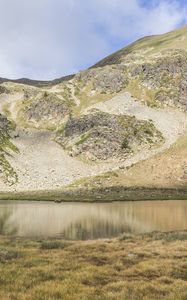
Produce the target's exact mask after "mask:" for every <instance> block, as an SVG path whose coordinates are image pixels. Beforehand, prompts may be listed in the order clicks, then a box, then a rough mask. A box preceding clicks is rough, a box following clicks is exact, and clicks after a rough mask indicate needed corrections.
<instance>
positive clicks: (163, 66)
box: [130, 50, 187, 111]
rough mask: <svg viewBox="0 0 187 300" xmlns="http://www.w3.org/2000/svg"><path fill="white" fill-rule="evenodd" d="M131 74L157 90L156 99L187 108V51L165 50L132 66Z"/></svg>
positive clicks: (162, 102)
mask: <svg viewBox="0 0 187 300" xmlns="http://www.w3.org/2000/svg"><path fill="white" fill-rule="evenodd" d="M130 76H131V77H132V78H136V79H138V80H139V81H140V84H142V85H144V86H146V87H148V88H149V89H152V90H153V91H155V100H156V101H158V102H160V103H161V104H168V105H173V106H175V107H178V108H181V109H183V110H184V111H186V110H187V52H186V51H185V50H170V51H163V52H161V54H160V55H159V56H158V55H157V56H153V57H152V61H151V60H150V58H149V61H148V62H146V60H145V62H144V63H143V64H139V65H138V66H134V67H133V65H132V66H131V67H130Z"/></svg>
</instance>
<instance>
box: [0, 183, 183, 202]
mask: <svg viewBox="0 0 187 300" xmlns="http://www.w3.org/2000/svg"><path fill="white" fill-rule="evenodd" d="M0 200H32V201H56V202H63V201H64V202H76V201H77V202H111V201H131V200H132V201H138V200H187V189H163V188H160V189H159V188H157V189H156V188H144V187H142V188H141V187H139V188H135V187H134V188H125V187H123V186H121V187H120V186H117V187H109V188H90V189H88V188H87V189H86V188H81V189H78V188H70V189H69V188H68V189H64V190H60V189H59V190H49V191H29V192H0Z"/></svg>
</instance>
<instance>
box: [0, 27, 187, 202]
mask: <svg viewBox="0 0 187 300" xmlns="http://www.w3.org/2000/svg"><path fill="white" fill-rule="evenodd" d="M0 147H1V154H0V172H1V173H0V191H1V198H16V197H18V198H19V199H20V198H21V197H22V198H29V199H31V198H32V199H35V198H37V199H40V198H44V199H58V200H62V199H64V200H72V199H75V200H76V199H77V200H83V199H84V200H95V199H96V200H97V199H98V200H100V199H101V200H120V199H121V200H125V199H150V198H157V199H158V198H159V199H161V198H186V197H187V27H186V26H185V27H182V28H180V29H177V30H175V31H173V32H170V33H167V34H164V35H159V36H150V37H145V38H143V39H140V40H138V41H137V42H135V43H133V44H131V45H129V46H127V47H125V48H123V49H122V50H120V51H118V52H116V53H114V54H112V55H110V56H108V57H107V58H105V59H103V60H102V61H100V62H98V63H97V64H95V65H94V66H92V67H91V68H89V69H88V70H85V71H81V72H79V73H78V74H75V75H71V76H67V77H62V78H60V79H57V80H53V81H44V82H42V81H35V80H29V79H19V80H8V79H0Z"/></svg>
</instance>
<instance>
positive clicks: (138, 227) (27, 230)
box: [0, 200, 187, 240]
mask: <svg viewBox="0 0 187 300" xmlns="http://www.w3.org/2000/svg"><path fill="white" fill-rule="evenodd" d="M185 229H187V200H176V201H173V200H171V201H170V200H169V201H136V202H133V201H130V202H112V203H55V202H29V201H25V202H24V201H23V202H17V201H8V202H7V201H0V234H1V235H11V236H18V237H27V238H48V237H49V238H62V239H72V240H79V239H80V240H87V239H98V238H111V237H117V236H119V235H120V234H122V233H146V232H152V231H172V230H185Z"/></svg>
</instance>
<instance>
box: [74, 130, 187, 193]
mask: <svg viewBox="0 0 187 300" xmlns="http://www.w3.org/2000/svg"><path fill="white" fill-rule="evenodd" d="M186 157H187V135H185V136H182V137H180V138H179V139H178V141H177V142H176V143H175V144H173V145H172V146H171V147H170V148H169V149H167V150H165V151H164V152H162V153H159V154H157V155H155V156H154V157H152V158H150V159H147V160H145V161H140V162H139V163H136V164H134V165H132V166H131V167H128V168H125V169H121V170H116V171H115V176H113V175H112V173H111V176H110V177H108V176H107V177H106V176H104V174H103V175H102V176H96V177H90V178H85V179H84V180H83V179H82V181H81V183H79V182H77V183H78V184H79V185H80V186H82V187H87V186H89V187H95V188H96V187H98V186H102V187H111V186H115V187H118V186H123V187H128V188H130V187H145V188H146V187H149V188H166V189H167V188H173V189H174V188H179V189H180V188H183V189H186V188H187V180H186V179H185V177H184V170H185V166H186ZM113 173H114V172H113ZM74 185H75V186H76V182H75V183H74Z"/></svg>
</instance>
